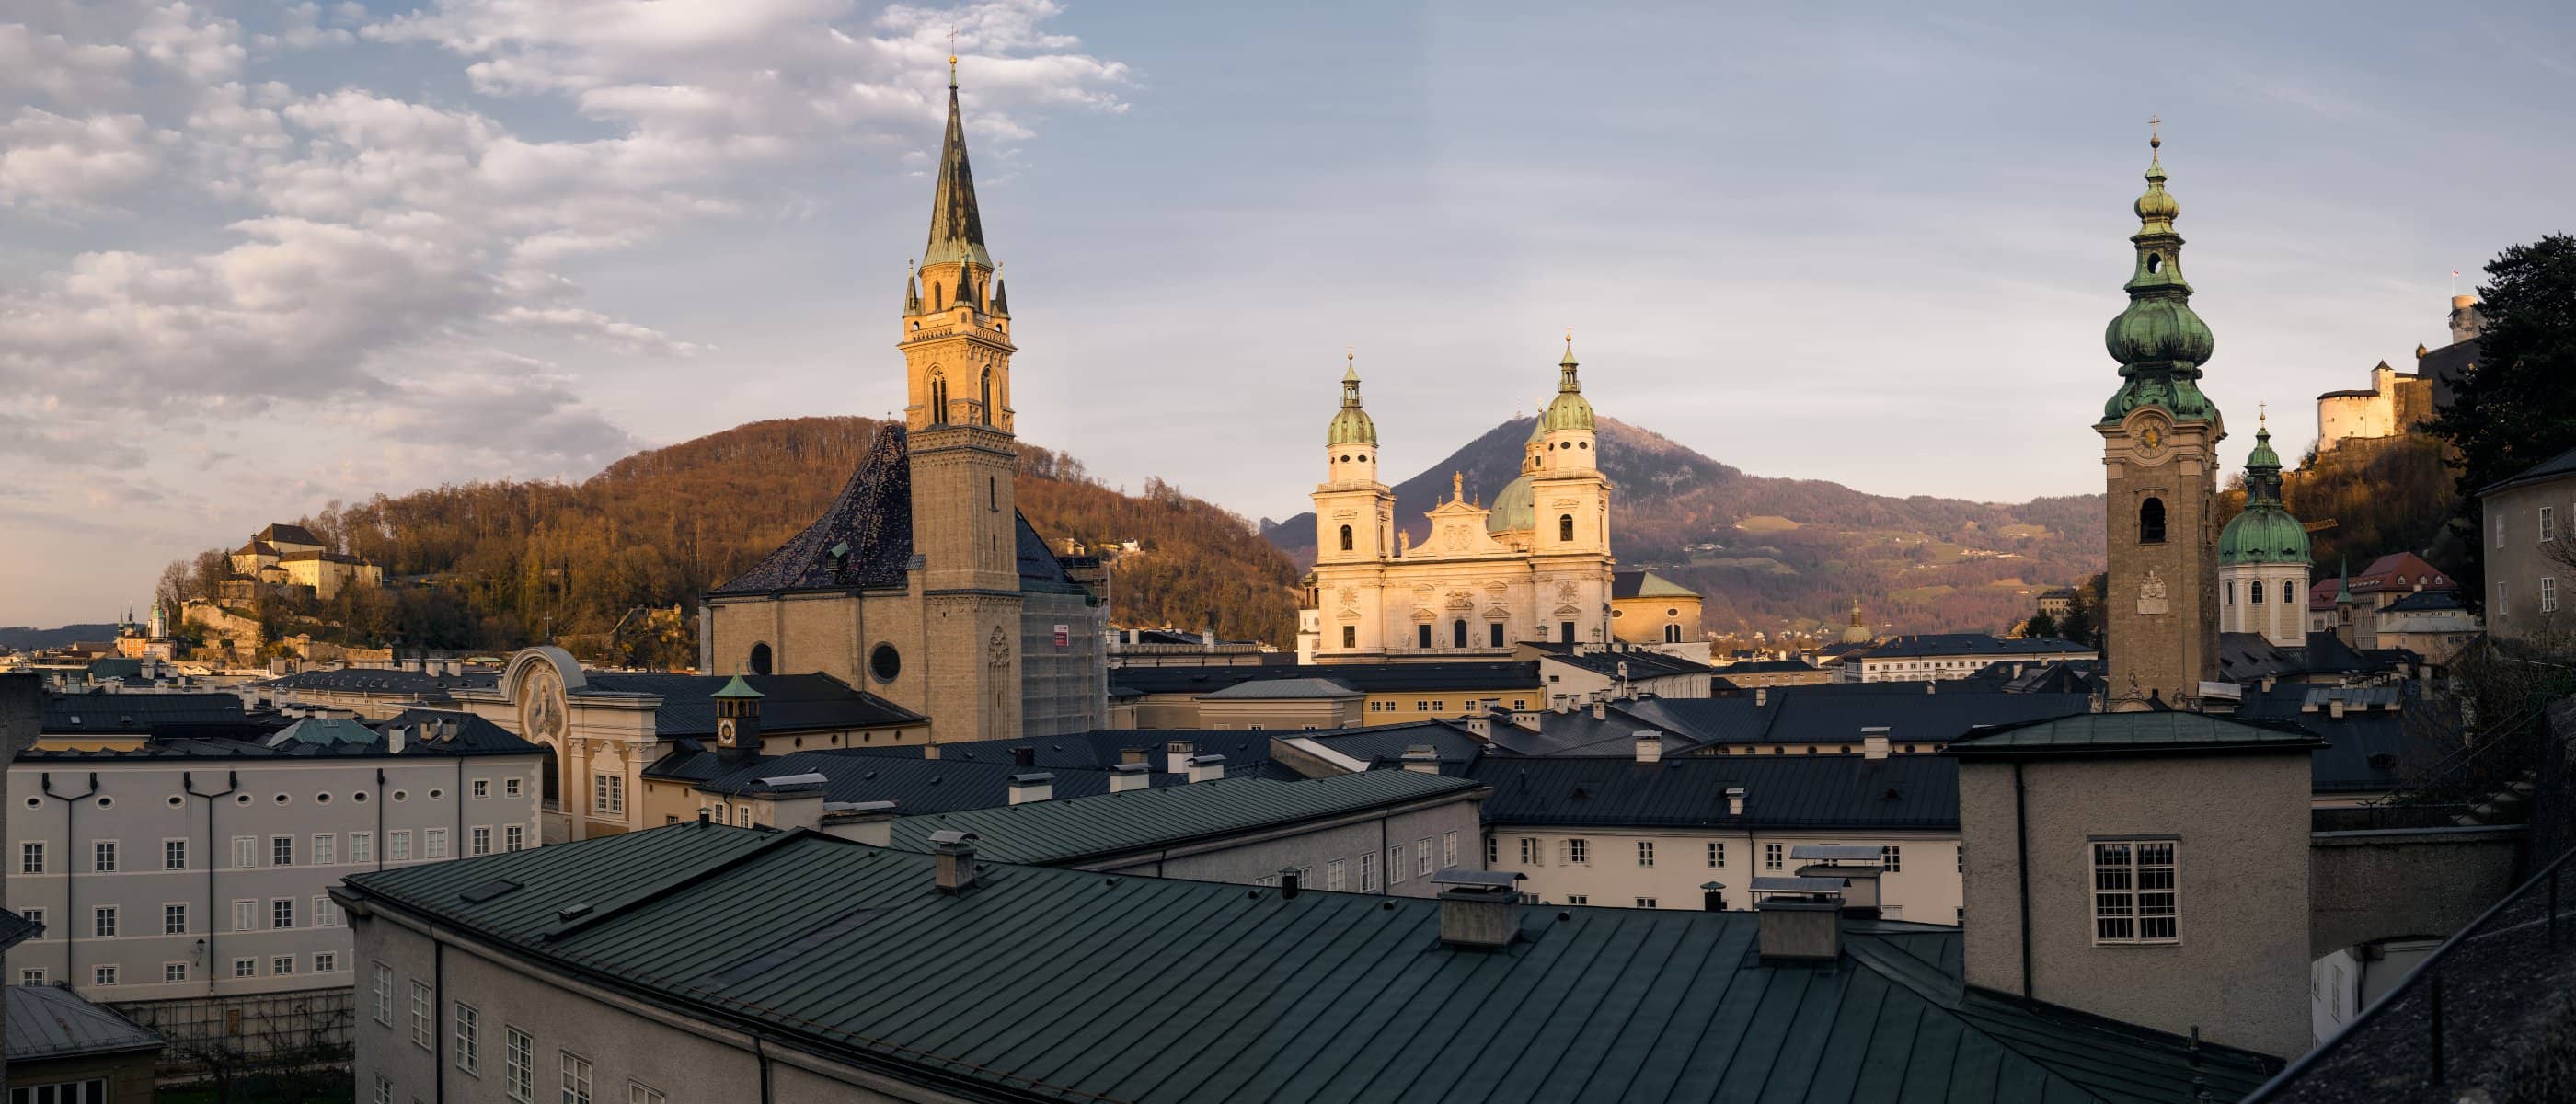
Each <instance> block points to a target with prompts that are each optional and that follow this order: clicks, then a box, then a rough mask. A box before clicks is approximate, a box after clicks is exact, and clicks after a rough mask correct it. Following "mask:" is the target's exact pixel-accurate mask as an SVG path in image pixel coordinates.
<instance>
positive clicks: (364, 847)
mask: <svg viewBox="0 0 2576 1104" xmlns="http://www.w3.org/2000/svg"><path fill="white" fill-rule="evenodd" d="M349 861H350V862H353V863H371V862H374V861H376V834H375V833H373V832H351V833H349Z"/></svg>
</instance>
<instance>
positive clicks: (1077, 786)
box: [644, 749, 1184, 815]
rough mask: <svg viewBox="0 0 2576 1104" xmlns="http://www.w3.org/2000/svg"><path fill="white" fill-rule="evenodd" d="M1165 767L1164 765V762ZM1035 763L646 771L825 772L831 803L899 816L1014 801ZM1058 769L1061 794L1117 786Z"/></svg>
mask: <svg viewBox="0 0 2576 1104" xmlns="http://www.w3.org/2000/svg"><path fill="white" fill-rule="evenodd" d="M1158 765H1159V764H1158ZM1031 769H1033V768H1030V767H1025V766H1013V765H1010V764H1008V763H973V762H952V761H950V760H947V759H937V760H930V759H905V758H900V757H897V756H891V755H867V754H853V753H852V752H850V751H848V750H841V749H822V750H816V751H798V752H790V753H788V754H785V755H767V756H762V757H761V758H760V759H759V760H758V761H757V762H753V763H749V764H734V763H727V762H725V761H724V760H723V758H722V757H721V756H719V755H717V754H715V753H713V752H697V753H691V752H674V753H673V754H672V755H670V756H667V757H665V758H664V759H663V761H662V762H659V763H655V764H653V765H652V766H650V767H647V768H645V772H644V773H645V775H646V777H650V778H667V779H679V780H683V781H691V782H694V783H695V786H696V788H698V789H701V790H705V791H708V792H710V793H727V794H734V793H766V792H770V790H771V787H768V786H764V785H762V784H761V782H760V780H761V779H764V778H780V777H787V776H792V775H800V774H819V775H822V776H823V778H824V779H825V781H824V782H823V783H822V784H821V786H822V790H823V800H825V801H891V802H894V803H895V812H897V813H899V814H906V815H912V814H923V813H944V812H954V811H958V810H963V809H986V808H992V807H994V806H999V805H1008V804H1010V803H1011V796H1010V795H1011V776H1012V775H1015V774H1020V773H1024V772H1026V771H1029V770H1031ZM1047 769H1048V770H1049V771H1050V772H1051V773H1053V774H1054V775H1055V784H1054V789H1055V799H1056V800H1066V799H1070V798H1077V797H1090V796H1092V795H1095V794H1105V793H1108V792H1109V774H1110V772H1108V771H1105V770H1083V769H1076V768H1071V767H1050V768H1047ZM1183 779H1184V776H1182V775H1177V774H1163V773H1154V772H1149V781H1150V783H1151V784H1153V785H1158V786H1172V785H1179V784H1180V783H1181V782H1182V781H1183Z"/></svg>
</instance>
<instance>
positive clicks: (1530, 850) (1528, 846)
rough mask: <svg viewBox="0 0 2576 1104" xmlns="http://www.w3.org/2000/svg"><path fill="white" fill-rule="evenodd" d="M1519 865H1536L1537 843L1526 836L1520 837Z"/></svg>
mask: <svg viewBox="0 0 2576 1104" xmlns="http://www.w3.org/2000/svg"><path fill="white" fill-rule="evenodd" d="M1521 865H1522V866H1537V865H1538V841H1537V840H1534V839H1531V838H1529V837H1528V836H1522V837H1521Z"/></svg>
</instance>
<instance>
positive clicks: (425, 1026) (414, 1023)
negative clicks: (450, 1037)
mask: <svg viewBox="0 0 2576 1104" xmlns="http://www.w3.org/2000/svg"><path fill="white" fill-rule="evenodd" d="M430 1007H431V1006H430V1003H429V986H427V985H424V984H422V983H420V982H417V981H415V982H413V983H411V1041H412V1045H414V1046H417V1047H419V1048H420V1049H422V1050H428V1049H429V1048H430V1040H431V1039H433V1038H436V1037H437V1031H438V1027H437V1025H436V1024H434V1023H432V1022H431V1021H432V1020H434V1019H436V1018H437V1016H436V1014H435V1013H433V1012H431V1011H430Z"/></svg>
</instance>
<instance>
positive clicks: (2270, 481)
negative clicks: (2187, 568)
mask: <svg viewBox="0 0 2576 1104" xmlns="http://www.w3.org/2000/svg"><path fill="white" fill-rule="evenodd" d="M2307 596H2308V530H2307V527H2306V526H2304V525H2301V524H2300V523H2299V519H2297V518H2295V517H2292V516H2290V511H2289V509H2288V508H2287V507H2285V506H2283V505H2282V504H2281V457H2280V455H2279V454H2277V453H2275V452H2273V451H2272V431H2271V430H2270V429H2269V428H2257V429H2256V430H2255V431H2254V451H2253V453H2251V454H2250V455H2248V456H2247V457H2246V458H2245V509H2244V511H2243V512H2241V513H2239V514H2237V515H2236V516H2235V517H2233V518H2229V519H2228V521H2227V528H2226V529H2225V530H2223V531H2221V532H2220V533H2219V535H2218V628H2219V631H2220V632H2242V633H2260V634H2262V637H2263V639H2265V640H2269V641H2271V642H2272V643H2273V644H2274V645H2275V646H2278V647H2283V648H2297V647H2304V646H2305V645H2306V644H2307V642H2308V609H2307V605H2308V602H2307Z"/></svg>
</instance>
